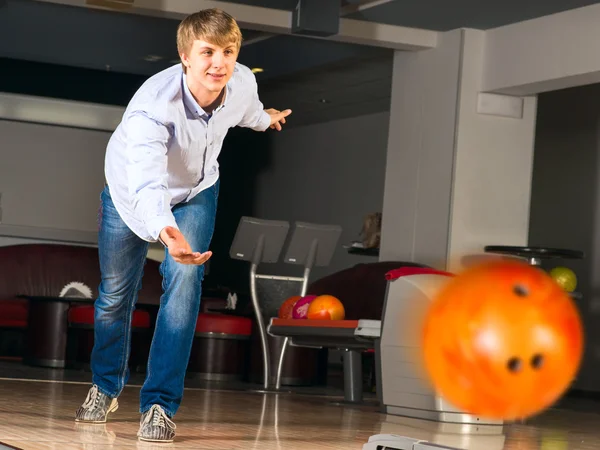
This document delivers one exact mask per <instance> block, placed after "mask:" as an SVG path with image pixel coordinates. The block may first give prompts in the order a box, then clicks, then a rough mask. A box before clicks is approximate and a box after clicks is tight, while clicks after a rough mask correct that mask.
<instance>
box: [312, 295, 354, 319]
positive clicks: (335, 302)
mask: <svg viewBox="0 0 600 450" xmlns="http://www.w3.org/2000/svg"><path fill="white" fill-rule="evenodd" d="M345 316H346V310H345V309H344V305H343V304H342V302H341V301H340V300H339V299H338V298H337V297H334V296H333V295H319V296H318V297H317V298H315V299H314V300H313V301H312V302H310V305H309V306H308V312H307V313H306V318H307V319H312V320H344V317H345Z"/></svg>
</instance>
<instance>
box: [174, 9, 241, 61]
mask: <svg viewBox="0 0 600 450" xmlns="http://www.w3.org/2000/svg"><path fill="white" fill-rule="evenodd" d="M197 39H201V40H203V41H206V42H210V43H211V44H214V45H218V46H219V47H226V46H228V45H231V44H234V45H235V46H236V47H237V50H238V51H239V49H240V47H241V45H242V32H241V31H240V28H239V26H238V24H237V22H236V21H235V19H234V18H233V17H232V16H231V15H230V14H228V13H226V12H225V11H223V10H221V9H217V8H212V9H203V10H202V11H198V12H197V13H194V14H191V15H189V16H187V17H186V18H185V19H183V21H182V22H181V23H180V24H179V27H178V28H177V51H178V52H179V54H182V53H186V54H187V53H188V52H189V50H190V48H191V47H192V44H193V42H194V41H195V40H197Z"/></svg>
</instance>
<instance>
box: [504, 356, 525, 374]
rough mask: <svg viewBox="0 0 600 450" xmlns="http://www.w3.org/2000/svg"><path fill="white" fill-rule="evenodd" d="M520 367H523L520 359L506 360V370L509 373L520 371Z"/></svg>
mask: <svg viewBox="0 0 600 450" xmlns="http://www.w3.org/2000/svg"><path fill="white" fill-rule="evenodd" d="M522 365H523V362H522V361H521V359H520V358H516V357H515V358H510V359H509V360H508V363H507V364H506V367H507V368H508V370H509V371H510V372H518V371H519V370H520V369H521V366H522Z"/></svg>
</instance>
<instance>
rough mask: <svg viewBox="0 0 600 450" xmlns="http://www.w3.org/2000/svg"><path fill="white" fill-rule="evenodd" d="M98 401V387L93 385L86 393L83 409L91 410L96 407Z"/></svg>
mask: <svg viewBox="0 0 600 450" xmlns="http://www.w3.org/2000/svg"><path fill="white" fill-rule="evenodd" d="M99 401H100V391H99V390H98V386H96V385H94V386H92V388H91V389H90V391H89V392H88V395H87V397H86V398H85V401H84V402H83V407H84V408H93V407H96V405H97V404H98V402H99Z"/></svg>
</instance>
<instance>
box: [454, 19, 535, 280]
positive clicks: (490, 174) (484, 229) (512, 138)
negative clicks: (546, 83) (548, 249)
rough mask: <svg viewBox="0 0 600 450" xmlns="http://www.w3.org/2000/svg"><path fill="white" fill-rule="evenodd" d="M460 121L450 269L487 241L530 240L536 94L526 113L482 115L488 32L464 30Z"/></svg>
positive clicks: (529, 100)
mask: <svg viewBox="0 0 600 450" xmlns="http://www.w3.org/2000/svg"><path fill="white" fill-rule="evenodd" d="M462 35H463V43H462V46H463V48H462V68H461V71H460V78H459V93H460V97H459V103H458V110H457V111H458V112H457V122H456V130H457V133H456V143H455V161H454V174H453V183H452V189H453V192H452V203H451V219H450V230H449V235H450V238H449V242H448V257H449V259H448V268H449V269H450V270H459V269H460V268H462V267H464V266H466V265H468V264H469V257H471V256H473V255H478V254H482V253H483V247H484V246H486V245H527V241H528V234H529V208H530V190H531V173H532V166H533V146H534V136H535V119H536V104H537V101H536V98H535V97H523V98H522V100H523V111H522V117H502V116H499V115H490V114H480V113H478V111H477V105H478V96H479V93H480V92H481V91H482V79H483V69H484V60H485V33H484V32H481V31H476V30H464V31H463V33H462Z"/></svg>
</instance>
